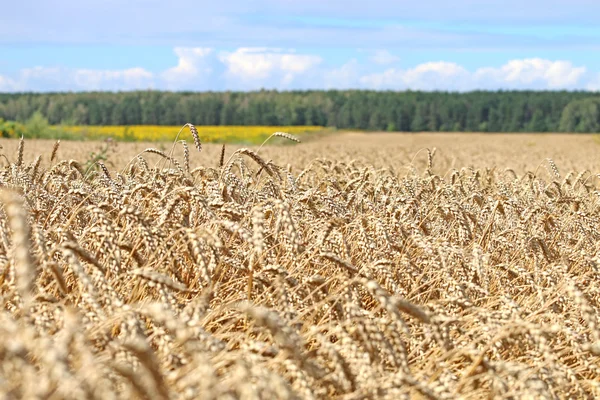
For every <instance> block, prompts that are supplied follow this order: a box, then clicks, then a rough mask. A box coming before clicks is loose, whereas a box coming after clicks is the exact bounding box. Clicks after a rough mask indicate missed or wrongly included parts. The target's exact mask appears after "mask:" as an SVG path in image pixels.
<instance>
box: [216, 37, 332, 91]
mask: <svg viewBox="0 0 600 400" xmlns="http://www.w3.org/2000/svg"><path fill="white" fill-rule="evenodd" d="M219 60H220V61H221V62H222V63H223V64H224V65H225V68H226V70H225V76H226V77H227V78H228V80H229V82H233V83H237V84H240V85H243V86H246V87H249V88H258V87H261V86H264V85H265V84H270V85H271V86H273V87H287V86H289V85H290V84H292V82H293V81H294V80H295V78H296V77H298V76H299V75H302V74H305V73H307V72H308V71H310V70H311V69H313V68H315V67H316V66H318V65H319V64H320V63H321V61H322V59H321V57H319V56H316V55H309V54H295V53H294V52H291V51H284V50H281V49H270V48H251V47H241V48H239V49H237V50H236V51H234V52H222V53H221V54H220V55H219Z"/></svg>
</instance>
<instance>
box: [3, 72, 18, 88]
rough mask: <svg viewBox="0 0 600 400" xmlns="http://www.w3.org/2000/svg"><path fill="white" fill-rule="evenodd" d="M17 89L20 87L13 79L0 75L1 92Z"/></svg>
mask: <svg viewBox="0 0 600 400" xmlns="http://www.w3.org/2000/svg"><path fill="white" fill-rule="evenodd" d="M17 89H18V87H17V85H16V84H15V82H13V81H12V79H9V78H7V77H5V76H2V75H0V92H13V91H15V90H17Z"/></svg>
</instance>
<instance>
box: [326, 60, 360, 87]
mask: <svg viewBox="0 0 600 400" xmlns="http://www.w3.org/2000/svg"><path fill="white" fill-rule="evenodd" d="M359 78H360V65H359V64H358V61H357V60H356V59H352V60H350V61H348V62H347V63H346V64H344V65H342V66H341V67H339V68H334V69H331V70H329V71H326V72H325V75H324V80H325V84H324V86H325V89H357V88H359V86H360V85H359V83H360V82H359Z"/></svg>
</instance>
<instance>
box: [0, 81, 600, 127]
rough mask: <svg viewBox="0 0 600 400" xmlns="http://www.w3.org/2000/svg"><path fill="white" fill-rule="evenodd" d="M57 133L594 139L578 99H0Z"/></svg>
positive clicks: (376, 94)
mask: <svg viewBox="0 0 600 400" xmlns="http://www.w3.org/2000/svg"><path fill="white" fill-rule="evenodd" d="M36 113H37V114H39V113H41V114H42V115H43V116H44V117H45V118H47V120H48V121H49V123H51V124H54V125H58V124H66V125H183V124H184V123H186V122H192V123H194V124H196V125H320V126H329V127H336V128H338V129H363V130H388V131H408V132H419V131H473V132H476V131H478V132H559V131H561V132H599V131H600V94H596V93H594V92H583V91H496V92H492V91H474V92H468V93H449V92H414V91H403V92H392V91H366V90H329V91H288V92H278V91H270V90H261V91H256V92H162V91H135V92H116V93H115V92H84V93H0V119H4V120H11V121H19V122H24V121H27V120H29V119H30V118H31V117H32V116H33V115H34V114H36Z"/></svg>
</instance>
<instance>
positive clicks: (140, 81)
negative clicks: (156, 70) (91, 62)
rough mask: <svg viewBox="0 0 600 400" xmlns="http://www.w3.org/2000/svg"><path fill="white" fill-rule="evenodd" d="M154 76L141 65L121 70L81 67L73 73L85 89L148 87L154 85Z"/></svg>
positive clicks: (80, 86)
mask: <svg viewBox="0 0 600 400" xmlns="http://www.w3.org/2000/svg"><path fill="white" fill-rule="evenodd" d="M152 78H153V74H152V73H151V72H148V71H146V70H145V69H143V68H139V67H138V68H129V69H125V70H120V71H110V70H93V69H79V70H76V71H74V73H73V80H74V82H75V84H76V85H77V87H79V88H81V89H84V90H101V89H106V88H112V90H118V89H119V88H127V89H148V88H151V87H152V86H153V82H152Z"/></svg>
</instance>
